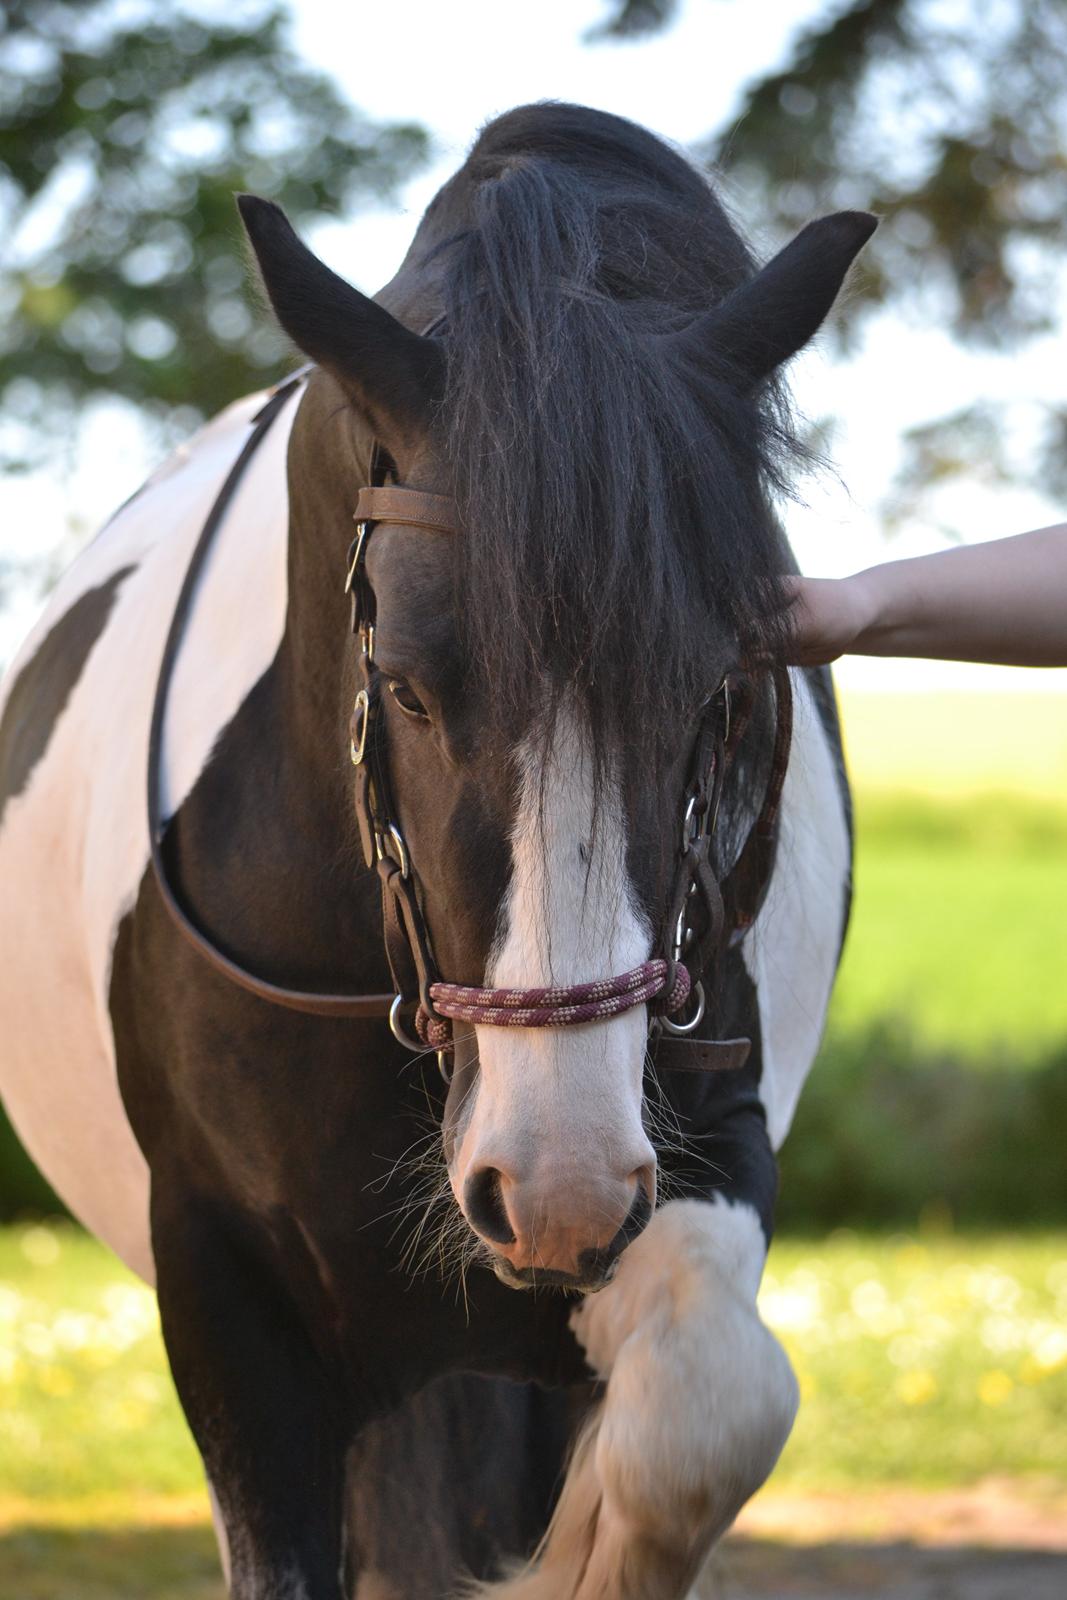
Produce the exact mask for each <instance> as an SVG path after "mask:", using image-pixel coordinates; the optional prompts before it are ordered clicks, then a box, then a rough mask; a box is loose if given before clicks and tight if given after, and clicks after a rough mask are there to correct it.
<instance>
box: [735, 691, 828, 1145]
mask: <svg viewBox="0 0 1067 1600" xmlns="http://www.w3.org/2000/svg"><path fill="white" fill-rule="evenodd" d="M794 702H795V712H794V727H793V744H792V750H791V753H790V759H789V767H788V771H787V773H786V779H785V785H784V788H783V791H782V802H781V812H780V835H779V844H778V852H777V857H776V860H775V866H774V873H773V876H772V878H771V883H770V887H769V889H768V891H767V897H766V900H765V901H764V904H763V907H762V909H761V911H760V913H759V916H758V917H757V918H756V921H755V923H754V924H753V926H752V929H751V931H750V932H749V934H748V936H747V937H746V939H745V941H744V944H743V946H742V950H743V954H744V960H745V965H746V967H747V969H748V972H749V975H750V977H751V978H752V981H753V983H754V984H755V986H756V991H757V994H758V1003H759V1019H760V1036H761V1044H762V1057H763V1070H762V1076H761V1080H760V1096H761V1098H762V1100H763V1104H764V1107H765V1109H766V1113H767V1127H768V1131H769V1133H770V1136H771V1143H772V1145H773V1146H774V1148H775V1149H777V1148H778V1147H779V1146H780V1145H781V1143H782V1141H783V1140H784V1138H785V1136H786V1134H787V1133H788V1131H789V1125H790V1123H791V1121H792V1118H793V1113H794V1111H795V1110H796V1106H797V1101H798V1099H799V1097H800V1091H801V1089H802V1088H803V1085H804V1080H805V1078H806V1077H807V1075H808V1072H809V1070H810V1069H811V1065H812V1062H813V1061H814V1059H815V1055H816V1052H817V1051H818V1048H819V1043H820V1041H821V1039H822V1033H823V1027H824V1024H825V1021H826V1012H827V1007H828V1005H829V1002H830V991H831V989H832V987H833V981H834V976H835V973H836V971H837V966H838V962H839V960H840V957H841V947H842V942H843V940H844V936H845V928H846V926H847V922H848V911H849V903H850V896H851V883H852V832H851V814H850V806H849V794H848V784H847V781H846V779H845V775H844V764H843V758H842V753H841V742H840V736H839V732H838V728H837V718H836V712H835V710H834V706H833V695H832V691H831V690H830V689H829V685H828V683H825V684H824V683H823V682H821V681H819V680H815V681H813V680H812V678H811V676H810V675H809V674H805V673H799V672H798V673H795V674H794Z"/></svg>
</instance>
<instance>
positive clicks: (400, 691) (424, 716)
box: [389, 678, 430, 722]
mask: <svg viewBox="0 0 1067 1600" xmlns="http://www.w3.org/2000/svg"><path fill="white" fill-rule="evenodd" d="M389 693H390V694H391V695H392V697H393V699H394V700H395V701H396V703H397V705H398V706H399V707H400V709H401V711H402V712H403V713H404V715H405V716H406V717H419V718H420V719H421V720H422V721H423V722H429V720H430V713H429V712H428V711H427V709H426V707H425V706H424V705H423V703H422V701H421V700H420V699H419V697H418V695H417V694H416V693H415V691H414V689H412V687H411V685H410V684H408V683H405V682H404V680H403V678H390V679H389Z"/></svg>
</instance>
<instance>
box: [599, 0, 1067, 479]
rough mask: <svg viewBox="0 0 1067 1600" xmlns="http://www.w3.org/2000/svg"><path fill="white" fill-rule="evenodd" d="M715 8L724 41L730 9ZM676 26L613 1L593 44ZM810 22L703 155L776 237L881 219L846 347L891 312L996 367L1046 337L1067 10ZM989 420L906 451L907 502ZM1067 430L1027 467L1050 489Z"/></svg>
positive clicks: (969, 420) (966, 458)
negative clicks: (994, 356) (987, 356)
mask: <svg viewBox="0 0 1067 1600" xmlns="http://www.w3.org/2000/svg"><path fill="white" fill-rule="evenodd" d="M694 3H696V0H694ZM702 3H710V0H702ZM715 3H717V4H718V5H719V8H720V10H721V12H722V27H723V31H724V35H725V34H727V33H728V30H729V28H730V26H731V17H730V13H731V10H732V9H733V6H734V5H737V4H738V3H739V0H715ZM676 10H677V4H676V0H613V3H612V6H611V9H610V12H609V15H608V17H607V19H606V21H605V22H604V24H603V25H602V28H601V36H608V37H611V36H615V37H619V38H625V37H628V36H632V35H633V34H634V33H635V32H648V31H650V30H652V29H653V28H657V27H663V26H665V25H667V24H669V23H670V21H671V20H672V19H673V17H674V15H675V13H676ZM809 15H810V20H809V22H808V23H807V24H806V25H805V26H804V27H803V28H801V29H800V30H799V31H798V32H797V33H796V34H795V36H794V38H793V41H792V43H791V45H790V47H789V50H788V54H787V58H786V60H785V61H784V62H783V63H781V64H780V65H779V66H777V67H775V68H774V70H772V71H769V72H767V73H766V74H765V75H764V76H762V77H760V78H758V79H757V80H755V81H753V82H751V83H750V84H749V85H748V86H747V87H746V89H745V91H744V93H743V94H742V96H741V100H740V104H739V106H738V107H737V108H736V109H735V110H734V111H733V112H732V114H731V116H730V119H729V121H728V122H727V123H724V124H723V125H722V126H720V127H719V128H717V129H715V130H713V131H712V132H711V133H710V134H709V136H708V138H707V140H706V141H705V143H704V145H703V154H704V156H705V158H706V160H707V161H708V162H709V164H712V165H715V166H717V167H720V168H721V169H722V170H723V171H724V172H725V173H726V174H727V176H728V177H729V179H730V181H731V183H732V184H733V185H734V187H735V188H737V189H738V190H739V191H741V192H742V193H744V194H745V195H746V197H747V198H749V199H750V200H751V202H752V206H753V211H754V212H755V213H757V214H759V215H761V216H765V217H767V218H768V219H769V221H770V222H771V223H772V225H773V226H774V228H775V229H776V230H777V231H778V232H780V234H781V236H782V237H783V238H784V237H785V236H787V235H789V234H792V233H793V232H795V231H796V230H797V229H798V228H799V227H801V226H802V225H803V224H804V223H805V222H807V221H809V220H810V219H811V217H812V216H813V215H815V214H817V213H818V212H819V211H821V210H826V209H830V208H832V207H834V206H843V207H852V206H854V207H863V208H867V209H870V210H873V211H876V212H878V213H879V214H880V215H881V217H882V218H883V221H882V226H881V227H880V228H879V230H878V233H877V234H876V235H875V238H874V240H873V241H872V243H871V244H870V245H869V246H868V248H867V250H865V252H864V256H863V269H862V271H861V272H860V273H858V274H857V278H856V281H855V285H854V288H853V292H852V294H851V296H850V298H849V299H848V301H847V302H846V304H845V305H844V306H843V307H842V309H841V314H840V315H839V317H838V318H837V319H836V323H835V326H836V328H837V330H838V334H839V336H840V337H841V338H842V339H844V340H846V341H847V339H848V337H849V335H850V333H851V332H852V331H853V330H854V329H855V328H856V326H857V325H858V324H859V323H860V322H862V320H863V319H864V317H865V316H866V315H867V314H868V313H869V312H870V311H871V310H873V309H876V308H879V307H882V306H887V305H891V306H893V307H894V308H895V309H896V310H897V312H898V313H899V314H902V315H905V316H907V317H909V318H910V319H912V320H913V321H916V322H918V323H920V324H927V325H930V326H936V327H940V328H944V329H945V330H946V331H948V332H950V333H952V334H953V335H954V336H955V337H956V338H957V339H958V340H959V341H961V342H964V343H968V344H971V345H974V346H981V347H985V348H990V349H996V350H1007V349H1012V348H1015V347H1017V346H1018V345H1020V344H1021V343H1023V342H1024V341H1025V340H1027V339H1029V338H1031V337H1033V336H1034V335H1036V334H1039V333H1042V332H1045V331H1047V330H1048V329H1050V328H1052V327H1054V326H1055V325H1056V323H1057V321H1058V317H1059V314H1060V312H1061V306H1060V304H1059V303H1058V299H1059V296H1058V292H1057V291H1058V284H1059V283H1060V282H1061V281H1062V261H1063V253H1064V246H1065V244H1067V7H1065V6H1064V5H1063V3H1062V0H956V3H954V4H946V3H945V0H851V3H848V4H845V5H840V4H837V5H830V6H826V5H819V4H815V3H812V4H811V6H810V9H809ZM994 412H995V408H994ZM990 416H991V413H990V412H989V410H988V408H983V409H982V412H981V415H980V416H978V415H974V416H968V417H964V416H963V415H962V414H960V415H957V416H955V417H953V418H949V419H946V431H945V433H944V436H943V438H941V437H940V436H939V435H938V433H937V430H936V429H935V430H934V431H933V432H932V433H931V431H930V429H929V428H926V429H924V430H923V432H922V435H921V437H917V438H916V440H915V441H914V449H911V448H908V452H907V453H908V460H907V467H906V470H907V472H908V473H909V475H910V477H911V480H912V483H911V486H912V488H914V487H915V483H916V482H918V481H920V480H921V479H922V478H923V473H924V471H925V469H926V468H927V467H928V468H929V469H930V472H931V474H933V475H936V476H941V477H943V476H944V471H945V468H946V466H947V465H948V464H949V463H950V462H951V460H953V459H956V460H957V461H958V464H959V466H960V467H961V468H962V467H965V466H967V465H968V464H969V463H973V462H974V461H976V460H978V459H979V458H980V452H981V451H982V449H983V448H984V446H983V441H984V440H985V441H988V437H989V432H990ZM1065 426H1067V424H1065V419H1064V418H1063V417H1062V416H1060V415H1059V414H1051V415H1050V417H1049V419H1048V443H1047V444H1046V447H1045V448H1044V450H1043V451H1038V452H1037V453H1036V454H1035V456H1034V457H1033V462H1034V467H1033V472H1032V474H1031V475H1032V476H1035V477H1042V478H1043V481H1044V482H1045V483H1046V484H1048V483H1049V472H1048V470H1047V469H1049V468H1053V467H1055V466H1056V464H1057V463H1058V461H1059V459H1060V452H1059V446H1060V443H1061V441H1062V437H1063V432H1064V429H1065ZM941 444H943V445H944V448H943V449H942V448H940V446H941ZM1007 475H1008V476H1015V477H1017V476H1019V472H1018V471H1017V470H1015V469H1012V470H1011V471H1009V472H1008V473H1007ZM1023 475H1025V474H1023ZM1059 475H1060V479H1061V481H1062V476H1063V471H1062V468H1060V469H1059Z"/></svg>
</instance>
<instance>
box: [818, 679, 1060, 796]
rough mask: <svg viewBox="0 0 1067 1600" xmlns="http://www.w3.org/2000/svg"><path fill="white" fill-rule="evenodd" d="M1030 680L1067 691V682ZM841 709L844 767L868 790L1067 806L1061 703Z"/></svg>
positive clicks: (898, 698)
mask: <svg viewBox="0 0 1067 1600" xmlns="http://www.w3.org/2000/svg"><path fill="white" fill-rule="evenodd" d="M1021 676H1025V675H1024V674H1021ZM1035 676H1039V677H1040V679H1041V682H1042V683H1043V684H1045V685H1047V684H1049V683H1053V682H1055V683H1057V685H1058V686H1059V688H1060V689H1061V690H1063V689H1067V673H1056V674H1053V675H1049V674H1045V673H1041V674H1039V675H1035ZM840 704H841V713H842V718H843V721H844V727H845V742H846V747H847V753H848V760H849V767H850V770H851V772H852V774H853V777H854V778H855V780H856V781H857V782H858V783H859V784H860V785H861V786H862V787H863V788H865V789H874V790H878V789H894V790H913V791H918V792H919V793H921V794H927V795H929V794H936V795H940V796H942V797H953V798H960V797H963V796H967V795H972V794H974V793H976V792H982V791H986V790H990V791H994V792H996V791H1000V792H1004V793H1008V792H1011V793H1015V794H1023V795H1034V796H1043V797H1045V798H1046V799H1050V800H1053V801H1057V802H1059V804H1060V805H1062V804H1063V800H1064V797H1065V796H1067V693H1063V692H1047V690H1046V691H1045V692H1042V691H1040V690H1037V691H1034V692H1030V693H1027V692H1025V691H1019V692H1015V693H1011V692H1007V693H1005V692H1000V693H987V692H980V691H975V692H974V693H967V692H957V691H952V692H950V691H933V692H931V691H926V692H922V691H919V692H914V693H898V694H894V693H886V694H883V693H877V694H876V693H871V692H867V693H856V692H851V693H846V694H842V695H841V696H840Z"/></svg>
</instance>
